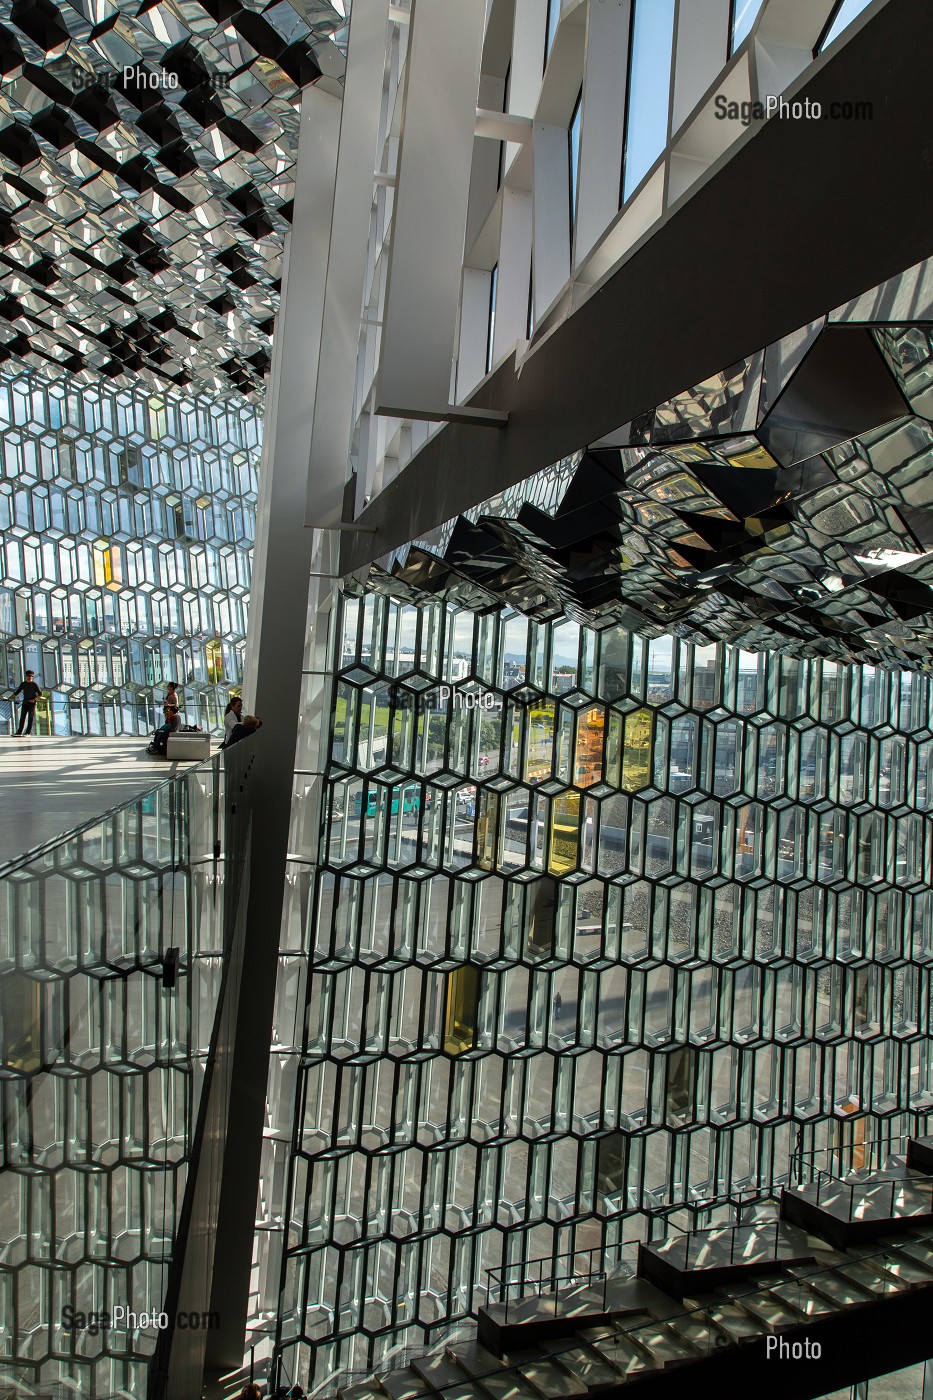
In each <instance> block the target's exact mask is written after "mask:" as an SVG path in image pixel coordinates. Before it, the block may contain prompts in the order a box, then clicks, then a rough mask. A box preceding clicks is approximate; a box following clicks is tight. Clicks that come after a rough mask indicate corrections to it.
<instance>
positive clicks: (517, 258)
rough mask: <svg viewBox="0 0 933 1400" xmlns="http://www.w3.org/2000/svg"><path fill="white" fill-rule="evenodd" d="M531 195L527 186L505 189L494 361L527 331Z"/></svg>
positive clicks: (500, 242)
mask: <svg viewBox="0 0 933 1400" xmlns="http://www.w3.org/2000/svg"><path fill="white" fill-rule="evenodd" d="M531 214H532V208H531V195H530V194H528V193H527V192H526V191H525V190H510V189H508V188H506V189H504V190H503V191H502V224H501V233H500V236H499V278H498V291H497V294H496V326H495V334H494V336H493V344H492V358H493V363H495V362H496V361H497V360H499V359H501V358H502V356H503V355H505V354H507V353H508V351H509V350H511V349H512V347H513V345H516V344H517V343H518V342H519V341H523V340H524V339H525V338H526V336H527V334H528V279H529V275H530V272H531V225H532V217H531Z"/></svg>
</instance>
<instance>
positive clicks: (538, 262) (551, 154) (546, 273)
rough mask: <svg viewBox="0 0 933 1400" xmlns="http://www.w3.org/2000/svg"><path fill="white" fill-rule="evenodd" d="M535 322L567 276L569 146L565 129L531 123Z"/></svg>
mask: <svg viewBox="0 0 933 1400" xmlns="http://www.w3.org/2000/svg"><path fill="white" fill-rule="evenodd" d="M532 139H533V142H534V164H535V177H534V180H535V183H534V248H535V284H534V308H535V322H536V323H537V322H538V321H540V320H541V319H542V317H543V316H544V313H545V311H546V310H547V309H548V307H549V306H550V305H551V302H552V301H553V300H554V298H555V297H556V296H557V294H558V293H559V292H560V291H561V290H562V289H563V287H564V286H565V285H566V282H567V280H568V278H569V277H570V146H569V143H568V137H567V128H566V127H563V126H548V125H545V123H544V122H535V124H534V127H533V138H532Z"/></svg>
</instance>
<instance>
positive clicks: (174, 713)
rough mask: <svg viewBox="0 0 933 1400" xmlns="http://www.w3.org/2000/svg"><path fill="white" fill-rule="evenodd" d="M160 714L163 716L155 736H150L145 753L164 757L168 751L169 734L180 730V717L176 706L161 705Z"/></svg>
mask: <svg viewBox="0 0 933 1400" xmlns="http://www.w3.org/2000/svg"><path fill="white" fill-rule="evenodd" d="M162 713H163V715H164V716H165V718H164V720H163V722H162V723H161V724H160V725H159V727H158V729H157V730H156V732H155V734H153V736H152V743H151V744H150V745H149V747H148V748H147V749H146V752H147V753H152V754H160V755H161V756H162V757H164V756H165V754H166V751H167V749H168V741H169V735H170V734H177V733H178V731H179V729H181V716H180V715H179V713H178V707H177V706H176V705H163V706H162Z"/></svg>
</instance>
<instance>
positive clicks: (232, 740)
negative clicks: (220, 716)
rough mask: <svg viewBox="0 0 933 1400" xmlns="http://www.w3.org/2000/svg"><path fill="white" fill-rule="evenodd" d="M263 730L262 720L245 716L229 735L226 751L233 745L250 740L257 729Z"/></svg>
mask: <svg viewBox="0 0 933 1400" xmlns="http://www.w3.org/2000/svg"><path fill="white" fill-rule="evenodd" d="M261 728H262V720H261V719H260V718H259V716H258V715H243V717H242V718H241V719H239V720H237V722H236V724H235V725H234V726H233V728H232V729H231V730H230V733H229V734H228V735H227V740H226V743H225V744H224V748H225V749H229V748H230V746H231V744H238V743H239V742H240V740H241V739H248V738H249V736H250V735H251V734H255V733H256V730H257V729H261Z"/></svg>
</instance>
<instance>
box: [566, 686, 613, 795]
mask: <svg viewBox="0 0 933 1400" xmlns="http://www.w3.org/2000/svg"><path fill="white" fill-rule="evenodd" d="M605 727H606V715H605V711H603V710H602V709H601V708H600V707H599V706H598V705H594V706H593V708H592V709H591V710H584V711H583V713H582V714H581V715H580V716H579V718H578V720H577V747H576V754H575V757H574V776H573V780H574V782H575V783H576V785H577V787H592V785H593V783H598V782H599V781H600V779H601V778H602V776H603V731H604V730H605Z"/></svg>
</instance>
